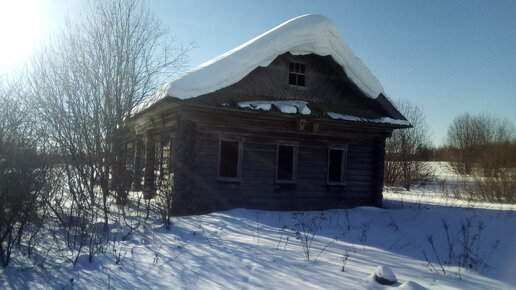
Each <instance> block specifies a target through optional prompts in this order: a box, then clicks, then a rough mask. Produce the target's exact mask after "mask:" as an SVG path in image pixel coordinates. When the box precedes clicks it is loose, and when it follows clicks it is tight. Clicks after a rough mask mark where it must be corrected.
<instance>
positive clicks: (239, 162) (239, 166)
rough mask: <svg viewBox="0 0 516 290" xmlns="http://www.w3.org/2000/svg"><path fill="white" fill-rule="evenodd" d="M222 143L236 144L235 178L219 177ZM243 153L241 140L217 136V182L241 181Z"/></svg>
mask: <svg viewBox="0 0 516 290" xmlns="http://www.w3.org/2000/svg"><path fill="white" fill-rule="evenodd" d="M222 142H238V157H237V158H238V160H237V176H234V177H229V176H220V163H221V157H222V156H221V154H222ZM243 151H244V142H243V139H242V138H236V137H225V136H219V150H218V156H217V180H218V181H232V182H240V181H242V158H243Z"/></svg>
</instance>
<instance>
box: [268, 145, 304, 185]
mask: <svg viewBox="0 0 516 290" xmlns="http://www.w3.org/2000/svg"><path fill="white" fill-rule="evenodd" d="M280 146H290V147H294V150H293V152H292V154H293V155H294V156H293V158H292V163H293V164H292V179H278V173H279V147H280ZM298 152H299V143H298V142H288V141H278V143H277V144H276V171H275V175H274V179H275V180H276V183H288V184H293V183H296V182H297V159H298Z"/></svg>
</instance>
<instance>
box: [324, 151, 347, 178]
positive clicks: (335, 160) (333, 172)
mask: <svg viewBox="0 0 516 290" xmlns="http://www.w3.org/2000/svg"><path fill="white" fill-rule="evenodd" d="M328 158H329V160H328V182H330V183H344V182H345V164H346V149H344V148H341V149H333V148H332V149H330V150H329V152H328Z"/></svg>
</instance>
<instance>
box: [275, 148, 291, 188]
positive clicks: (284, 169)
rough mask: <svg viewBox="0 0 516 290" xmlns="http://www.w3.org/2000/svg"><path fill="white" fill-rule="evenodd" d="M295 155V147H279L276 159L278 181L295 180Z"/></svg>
mask: <svg viewBox="0 0 516 290" xmlns="http://www.w3.org/2000/svg"><path fill="white" fill-rule="evenodd" d="M295 153H296V147H295V146H292V145H279V146H278V157H277V170H276V179H277V180H278V181H293V180H294V179H295V178H294V177H295V174H294V170H295V163H296V160H295Z"/></svg>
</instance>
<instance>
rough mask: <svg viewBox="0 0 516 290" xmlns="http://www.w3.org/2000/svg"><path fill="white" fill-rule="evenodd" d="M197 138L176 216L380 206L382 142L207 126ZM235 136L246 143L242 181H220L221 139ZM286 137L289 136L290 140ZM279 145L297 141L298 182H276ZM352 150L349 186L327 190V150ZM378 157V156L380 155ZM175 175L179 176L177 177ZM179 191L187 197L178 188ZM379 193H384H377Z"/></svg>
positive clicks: (328, 187) (371, 139)
mask: <svg viewBox="0 0 516 290" xmlns="http://www.w3.org/2000/svg"><path fill="white" fill-rule="evenodd" d="M202 128H203V130H201V131H199V130H197V132H196V134H195V147H190V148H194V152H193V154H192V156H194V157H193V159H192V160H191V163H190V164H191V168H190V172H189V177H190V178H191V183H190V184H191V185H192V187H191V189H190V190H189V191H188V193H186V194H184V195H182V197H181V200H182V202H181V204H182V205H183V206H182V207H181V208H177V209H176V210H175V213H176V214H191V213H203V212H211V211H216V210H225V209H231V208H236V207H244V208H258V209H270V210H322V209H329V208H346V207H353V206H357V205H372V204H377V202H378V200H379V199H380V200H381V195H380V196H378V194H381V188H378V184H379V182H380V181H378V180H377V178H379V177H380V171H381V172H382V174H383V170H382V168H377V166H378V162H379V161H378V160H379V159H378V158H381V153H380V152H378V150H379V148H382V145H381V144H380V145H378V142H379V141H378V139H374V138H368V137H367V136H361V138H341V139H340V141H339V139H337V140H336V139H335V138H326V139H325V138H324V137H322V136H319V138H314V137H316V136H310V135H295V134H294V135H292V136H288V135H285V134H278V133H276V134H274V133H272V132H271V133H269V134H265V135H264V134H253V133H247V134H244V133H242V132H241V131H240V132H237V133H232V132H228V131H225V132H221V131H219V129H218V128H212V127H210V126H203V127H202ZM221 135H223V136H226V137H227V136H234V137H238V138H240V139H242V140H244V141H243V159H242V160H241V162H242V178H241V181H240V182H222V181H220V180H217V172H218V168H217V164H218V163H217V159H218V154H219V142H218V140H219V137H220V136H221ZM286 136H288V137H286ZM278 141H287V142H288V141H295V142H298V144H299V147H298V164H297V181H296V183H295V184H278V183H276V182H275V172H276V150H277V142H278ZM339 144H340V145H346V144H347V145H348V152H347V164H346V175H347V180H346V182H347V183H346V185H344V186H342V185H338V186H337V185H328V184H327V170H328V169H327V168H328V148H329V146H330V145H331V146H335V145H339ZM378 154H380V155H378ZM176 174H177V172H176ZM176 188H177V189H179V191H180V192H186V191H185V190H182V189H181V187H176ZM378 189H379V190H380V192H378Z"/></svg>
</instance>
